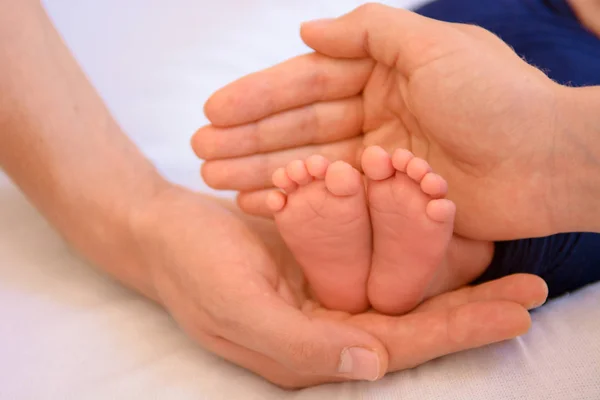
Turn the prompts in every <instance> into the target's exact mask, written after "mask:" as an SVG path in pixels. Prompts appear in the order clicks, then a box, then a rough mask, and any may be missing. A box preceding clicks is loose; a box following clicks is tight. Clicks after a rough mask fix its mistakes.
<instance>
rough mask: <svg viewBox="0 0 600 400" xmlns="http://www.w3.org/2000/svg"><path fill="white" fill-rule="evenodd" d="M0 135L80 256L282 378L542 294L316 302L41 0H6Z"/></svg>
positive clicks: (512, 307)
mask: <svg viewBox="0 0 600 400" xmlns="http://www.w3.org/2000/svg"><path fill="white" fill-rule="evenodd" d="M41 66H42V67H41ZM0 140H1V142H2V146H0V167H1V168H2V169H3V170H4V172H6V173H7V174H8V175H9V176H10V177H11V179H12V180H13V181H14V182H15V183H16V184H17V185H18V186H19V187H20V188H21V190H22V191H23V192H24V193H25V194H26V195H27V197H28V198H29V200H30V201H31V202H32V204H34V205H35V206H36V207H37V208H38V210H39V211H40V212H41V213H42V214H43V215H44V216H45V217H46V218H47V219H48V221H49V222H50V223H51V224H52V225H53V226H54V227H55V229H56V230H57V231H58V232H60V233H61V234H62V235H63V237H64V238H65V239H66V240H67V241H68V242H69V244H70V245H71V246H72V247H73V248H74V249H75V250H77V251H79V252H80V253H81V254H82V256H83V257H85V258H87V259H88V260H89V261H90V262H91V263H93V264H94V265H95V266H97V267H98V268H99V269H100V270H102V271H104V272H106V273H107V274H108V275H110V276H112V277H114V278H115V279H116V280H118V281H120V282H122V283H123V284H124V285H126V286H128V287H130V288H132V289H133V290H136V291H138V292H139V293H140V294H141V295H144V296H146V297H148V298H149V299H152V300H154V301H156V302H157V303H159V304H161V305H162V306H164V307H165V309H166V310H167V311H168V312H169V313H170V314H172V315H173V317H174V319H175V320H176V321H177V322H178V323H179V324H180V326H181V327H182V329H184V330H185V331H186V332H187V333H188V334H189V335H190V337H191V338H193V339H194V340H195V341H196V342H198V343H199V345H201V346H203V347H205V348H207V349H209V350H210V351H212V352H214V353H216V354H218V355H219V356H221V357H224V358H226V359H228V360H231V361H232V362H234V363H236V364H238V365H240V366H243V367H245V368H248V369H250V370H252V371H254V372H256V373H257V374H260V375H261V376H264V377H265V378H266V379H268V380H270V381H271V382H274V383H276V384H278V385H281V386H284V387H304V386H310V385H315V384H319V383H326V382H336V381H343V380H373V379H378V378H380V377H382V376H383V375H385V374H386V373H387V372H390V371H395V370H400V369H405V368H411V367H413V366H415V365H418V364H421V363H423V362H426V361H428V360H431V359H434V358H437V357H440V356H442V355H444V354H449V353H452V352H455V351H460V350H465V349H468V348H474V347H478V346H483V345H486V344H488V343H494V342H497V341H501V340H506V339H510V338H513V337H515V336H518V335H520V334H523V333H524V332H526V331H527V330H528V328H529V325H530V318H529V314H528V312H527V309H530V308H533V307H535V306H537V305H540V304H542V303H543V302H544V300H545V298H546V294H547V292H546V286H545V284H544V282H543V281H541V280H540V279H539V278H536V277H533V276H525V275H521V276H517V277H511V278H510V279H504V280H499V281H496V282H493V283H491V284H487V285H482V286H480V287H477V288H464V289H462V290H458V291H455V292H452V293H447V294H445V295H441V296H437V297H435V298H433V299H431V300H430V301H429V302H428V303H426V304H424V305H423V306H422V307H421V308H420V309H419V310H418V312H417V311H415V312H414V313H411V314H408V315H405V316H402V317H389V316H384V315H381V314H375V313H363V314H359V315H356V316H350V315H348V314H345V313H340V312H332V311H328V310H325V309H322V308H320V307H318V306H317V305H315V303H314V301H313V298H312V297H311V296H309V295H308V294H307V293H306V290H305V282H304V278H303V275H302V273H301V270H300V269H299V267H298V265H297V263H296V262H295V261H294V259H293V257H292V256H291V254H290V252H289V251H288V249H287V248H286V246H285V245H284V244H283V242H282V241H281V238H280V237H279V235H278V234H277V230H276V228H275V226H274V224H273V223H272V222H271V221H265V220H263V219H259V218H251V217H249V216H247V215H244V214H243V213H241V212H240V211H239V210H238V209H237V208H236V207H235V206H233V205H232V204H229V203H227V202H223V201H219V200H217V199H214V198H210V197H207V196H203V195H201V194H197V193H192V192H190V191H189V190H186V189H184V188H181V187H177V186H175V185H173V184H171V183H169V182H167V181H166V180H165V179H164V178H163V177H161V176H160V175H159V174H158V173H157V171H156V169H155V168H154V167H153V166H152V164H151V163H150V162H149V161H148V160H147V159H146V158H145V157H144V156H143V154H142V153H141V152H140V151H139V150H138V149H137V148H136V147H135V146H134V144H133V143H132V142H131V140H129V139H128V138H127V136H126V135H125V134H124V133H123V132H122V131H121V129H120V128H119V126H118V125H117V124H116V122H115V121H114V119H113V118H112V116H111V115H110V113H109V112H108V110H107V108H106V107H105V106H104V104H103V102H102V100H101V99H100V97H99V96H98V94H97V93H96V92H95V91H94V89H93V87H92V86H91V85H90V84H89V82H88V81H87V80H86V78H85V75H84V74H83V72H82V71H81V70H80V68H79V67H78V65H77V63H76V62H75V60H74V59H73V57H72V56H71V54H70V53H69V51H68V49H67V48H66V46H65V45H64V44H63V42H62V41H61V39H60V37H59V35H58V34H57V32H56V30H55V29H54V27H53V26H52V24H51V23H50V21H49V19H48V17H47V16H46V14H45V12H44V9H43V8H42V6H41V5H40V2H39V1H35V0H21V1H13V0H0ZM532 287H533V290H531V288H532ZM524 288H529V291H527V290H524ZM265 312H267V313H268V315H269V316H270V318H268V319H265V318H264V315H265Z"/></svg>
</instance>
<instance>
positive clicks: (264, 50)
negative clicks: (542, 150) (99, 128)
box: [0, 0, 600, 400]
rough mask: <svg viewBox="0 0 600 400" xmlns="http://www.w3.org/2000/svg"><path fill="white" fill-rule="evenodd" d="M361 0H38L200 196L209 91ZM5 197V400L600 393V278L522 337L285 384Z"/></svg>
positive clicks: (6, 185)
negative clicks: (95, 263) (307, 384)
mask: <svg viewBox="0 0 600 400" xmlns="http://www.w3.org/2000/svg"><path fill="white" fill-rule="evenodd" d="M388 3H389V4H393V5H397V6H410V5H412V4H414V2H412V1H399V0H397V1H389V2H388ZM359 4H360V2H359V1H357V0H329V1H326V0H325V1H323V0H285V1H281V0H279V1H277V0H219V1H217V2H215V1H208V0H205V1H202V0H175V1H166V0H162V1H161V0H127V1H120V0H103V1H92V0H47V1H46V5H47V8H48V10H49V12H50V14H51V16H52V17H53V19H54V20H55V22H56V23H57V25H58V27H59V29H60V31H61V32H62V34H63V35H64V36H65V38H66V40H67V42H68V44H69V46H70V47H71V48H72V50H73V51H74V53H75V55H76V57H77V58H78V60H79V61H80V62H81V64H82V65H83V67H84V69H85V70H86V72H87V73H88V74H89V76H90V78H91V80H92V81H93V83H94V84H95V85H96V87H97V88H98V90H99V91H100V93H101V94H102V96H103V97H104V98H105V99H106V101H107V103H108V105H109V107H110V108H111V110H112V111H113V113H114V114H115V116H116V118H117V119H118V120H119V122H120V123H121V124H122V126H123V127H124V129H125V130H126V131H127V132H128V133H129V134H130V135H131V137H132V138H133V140H135V142H136V143H137V144H139V145H140V146H141V148H142V149H143V151H144V152H145V153H146V154H147V155H148V156H149V157H150V158H151V159H152V160H153V161H154V162H155V163H156V164H157V165H158V166H159V168H160V170H161V171H162V172H163V173H164V174H165V175H166V176H168V177H169V178H170V179H172V180H173V181H176V182H178V183H181V184H184V185H187V186H190V187H193V188H196V189H203V190H207V189H206V187H205V186H203V185H202V182H201V180H200V178H199V175H198V169H199V161H198V160H196V159H195V157H194V156H193V154H192V152H191V150H190V148H189V145H188V142H189V138H190V136H191V134H192V133H193V131H194V130H195V129H196V128H198V127H199V126H201V125H202V124H204V123H205V122H206V120H205V118H204V117H203V115H202V105H203V103H204V101H205V100H206V98H207V97H208V96H209V95H210V93H211V92H212V91H214V90H216V89H218V88H219V87H221V86H222V85H224V84H226V83H228V82H230V81H232V80H234V79H236V78H238V77H240V76H242V75H244V74H246V73H249V72H252V71H255V70H257V69H261V68H264V67H267V66H270V65H272V64H274V63H277V62H279V61H282V60H284V59H286V58H289V57H291V56H294V55H296V54H299V53H303V52H306V51H307V49H306V48H305V47H304V46H303V45H302V43H301V42H300V39H299V37H298V26H299V24H300V22H302V21H304V20H306V19H312V18H317V17H327V16H336V15H339V14H341V13H344V12H346V11H349V10H351V9H352V8H354V7H356V6H357V5H359ZM41 68H43V66H41ZM81 134H85V132H82V133H81ZM0 205H1V206H0V399H2V400H5V399H11V400H12V399H19V400H20V399H36V400H41V399H52V400H54V399H78V400H79V399H82V400H83V399H128V400H129V399H132V400H133V399H144V400H150V399H177V400H185V399H267V400H268V399H376V400H383V399H407V400H413V399H415V400H416V399H419V400H433V399H490V400H495V399H498V400H500V399H548V400H566V399H569V400H571V399H600V307H599V304H600V286H599V285H596V286H592V287H589V288H586V289H584V290H582V291H580V292H578V293H575V294H573V295H570V296H567V297H564V298H562V299H559V300H556V301H554V302H552V303H551V304H549V305H547V306H545V307H544V308H543V309H542V310H539V311H538V312H535V313H534V326H533V329H532V330H531V332H530V333H528V334H527V335H526V336H524V337H522V338H520V339H518V340H514V341H510V342H506V343H501V344H497V345H494V346H489V347H486V348H482V349H478V350H474V351H469V352H465V353H461V354H458V355H453V356H448V357H445V358H442V359H439V360H436V361H434V362H431V363H429V364H427V365H425V366H422V367H419V368H416V369H414V370H411V371H406V372H403V373H398V374H393V375H390V376H388V377H387V378H385V379H384V380H382V381H381V382H377V383H369V384H367V383H348V384H341V385H328V386H322V387H317V388H312V389H308V390H304V391H299V392H294V393H287V392H284V391H281V390H279V389H277V388H275V387H273V386H272V385H270V384H268V383H266V382H265V381H263V380H262V379H260V378H258V377H256V376H254V375H252V374H250V373H248V372H246V371H244V370H242V369H239V368H237V367H235V366H233V365H231V364H229V363H227V362H225V361H222V360H220V359H219V358H217V357H214V356H212V355H210V354H208V353H206V352H204V351H203V350H201V349H199V348H198V347H197V346H196V345H194V343H192V342H191V341H190V340H188V339H187V338H186V337H185V336H184V335H183V334H182V333H181V332H180V331H179V330H178V328H177V326H176V325H174V323H173V322H172V321H171V319H170V318H169V317H168V315H167V314H166V313H165V312H164V311H163V310H161V309H159V308H157V307H156V306H154V305H152V304H150V303H149V302H147V301H145V300H144V299H143V298H140V297H139V296H137V295H135V294H134V293H131V292H129V291H127V290H125V289H123V288H122V287H120V286H119V285H117V284H115V283H114V282H112V281H111V280H110V279H108V278H106V277H104V276H102V275H101V274H100V273H97V272H95V271H94V270H93V269H92V268H90V266H89V265H87V264H86V263H85V262H84V261H81V260H80V259H79V258H78V257H77V256H75V255H74V254H72V252H70V250H69V249H68V247H67V246H66V245H65V243H64V242H63V241H62V240H61V239H60V238H59V237H58V235H57V234H56V233H55V232H53V230H52V229H51V227H49V226H48V224H47V223H45V222H44V220H43V219H42V218H41V217H40V216H39V215H38V214H37V213H36V211H35V210H34V209H33V208H32V207H31V206H30V205H29V204H28V203H27V201H26V200H25V199H24V198H23V197H22V196H21V195H20V194H19V192H18V191H17V190H16V189H15V188H14V186H12V185H11V183H10V182H9V180H8V179H7V178H6V177H4V176H3V175H0Z"/></svg>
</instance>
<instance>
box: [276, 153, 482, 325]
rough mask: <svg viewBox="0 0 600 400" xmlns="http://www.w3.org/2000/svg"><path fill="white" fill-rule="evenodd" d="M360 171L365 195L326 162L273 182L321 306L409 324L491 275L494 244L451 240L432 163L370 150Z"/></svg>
mask: <svg viewBox="0 0 600 400" xmlns="http://www.w3.org/2000/svg"><path fill="white" fill-rule="evenodd" d="M362 165H363V171H364V172H365V176H366V178H367V187H366V189H367V190H366V191H365V187H364V182H363V177H362V176H361V174H360V173H359V172H358V171H357V170H356V169H354V168H353V167H352V166H350V165H349V164H347V163H345V162H342V161H338V162H335V163H333V164H329V162H328V161H327V160H326V159H325V158H324V157H321V156H312V157H309V158H308V159H307V160H306V161H305V162H302V161H294V162H292V163H290V164H289V165H288V166H287V167H286V168H282V169H279V170H277V171H276V172H275V173H274V174H273V182H274V184H275V186H277V187H278V188H280V189H282V190H283V191H285V193H287V195H284V194H283V193H282V192H277V191H276V192H272V193H271V195H270V196H269V197H268V198H267V201H268V203H269V207H270V209H271V210H272V211H273V212H274V215H275V222H276V223H277V226H278V228H279V231H280V232H281V235H282V237H283V239H284V240H285V242H286V244H287V245H288V246H289V248H290V250H291V251H292V253H293V254H294V256H295V258H296V259H297V260H298V262H299V263H300V265H302V267H303V271H304V273H305V274H306V277H307V279H308V281H309V282H310V283H311V286H312V288H313V290H314V293H315V295H316V297H317V298H318V299H319V300H320V302H321V303H322V304H323V305H325V306H326V307H328V308H331V309H337V310H344V311H347V312H358V311H363V310H364V309H366V307H367V306H368V305H371V306H373V308H375V309H376V310H378V311H380V312H383V313H387V314H401V313H405V312H408V311H410V310H412V309H413V308H415V307H416V306H417V305H418V304H419V303H421V302H422V301H423V300H424V299H426V298H429V297H431V296H433V295H435V294H439V293H441V292H442V291H445V290H448V289H450V288H454V287H459V286H462V285H464V284H466V283H468V282H470V281H472V280H473V279H475V278H476V277H477V276H478V275H479V274H480V273H482V272H483V271H484V270H485V268H486V267H487V266H488V265H489V263H490V261H491V258H492V254H493V244H492V243H488V242H478V241H471V240H467V239H462V238H459V237H454V238H453V236H452V230H453V219H454V214H455V206H454V203H452V202H451V201H449V200H446V199H444V198H443V197H444V196H445V194H446V192H447V187H448V186H447V184H446V182H445V180H444V179H443V178H442V177H440V176H439V175H436V174H434V173H433V172H431V167H429V165H428V164H427V162H425V161H424V160H422V159H420V158H417V157H414V156H413V155H412V153H410V152H408V151H406V150H397V151H396V152H395V153H394V155H393V157H390V156H389V155H388V154H387V153H386V152H385V151H384V150H383V149H382V148H380V147H370V148H367V149H366V150H365V152H364V153H363V157H362ZM451 239H453V243H452V246H451V247H450V248H451V249H452V251H451V252H449V251H448V249H449V244H450V240H451ZM453 261H454V265H453ZM457 261H458V263H456V262H457ZM448 270H452V271H453V273H448ZM458 271H460V272H461V273H458Z"/></svg>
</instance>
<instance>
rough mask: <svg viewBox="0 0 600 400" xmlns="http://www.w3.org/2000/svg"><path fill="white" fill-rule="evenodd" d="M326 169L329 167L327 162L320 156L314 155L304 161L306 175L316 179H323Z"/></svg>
mask: <svg viewBox="0 0 600 400" xmlns="http://www.w3.org/2000/svg"><path fill="white" fill-rule="evenodd" d="M327 167H329V160H328V159H326V158H325V157H323V156H321V155H317V154H315V155H313V156H310V157H308V158H307V159H306V169H307V170H308V173H309V174H310V175H312V176H313V177H315V178H317V179H323V178H325V173H326V172H327Z"/></svg>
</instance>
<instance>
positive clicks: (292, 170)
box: [285, 160, 312, 186]
mask: <svg viewBox="0 0 600 400" xmlns="http://www.w3.org/2000/svg"><path fill="white" fill-rule="evenodd" d="M285 171H286V172H287V174H288V176H289V177H290V179H291V180H292V181H294V182H296V183H297V184H298V185H300V186H303V185H307V184H309V183H310V182H312V176H311V175H310V174H309V173H308V169H307V168H306V164H305V163H304V161H301V160H295V161H292V162H290V163H289V164H288V165H287V167H286V168H285Z"/></svg>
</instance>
